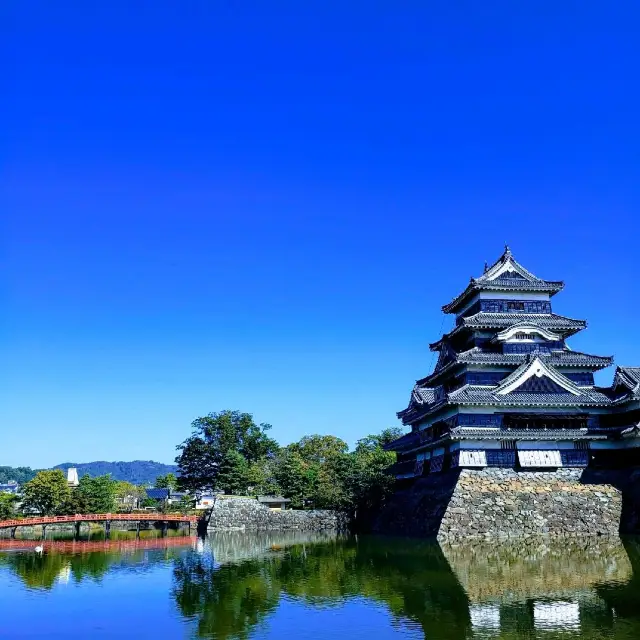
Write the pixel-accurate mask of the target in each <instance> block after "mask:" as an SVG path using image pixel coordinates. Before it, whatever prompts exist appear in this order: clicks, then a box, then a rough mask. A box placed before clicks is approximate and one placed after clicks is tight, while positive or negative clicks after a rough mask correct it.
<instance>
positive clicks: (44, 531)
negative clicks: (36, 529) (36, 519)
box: [42, 524, 47, 540]
mask: <svg viewBox="0 0 640 640" xmlns="http://www.w3.org/2000/svg"><path fill="white" fill-rule="evenodd" d="M46 537H47V525H46V524H43V525H42V539H43V540H44V539H45V538H46Z"/></svg>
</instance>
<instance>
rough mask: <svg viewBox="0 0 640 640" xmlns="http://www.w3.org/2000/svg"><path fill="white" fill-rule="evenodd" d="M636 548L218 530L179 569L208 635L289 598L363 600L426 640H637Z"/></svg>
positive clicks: (251, 619) (184, 604) (182, 602)
mask: <svg viewBox="0 0 640 640" xmlns="http://www.w3.org/2000/svg"><path fill="white" fill-rule="evenodd" d="M267 538H268V537H267ZM639 549H640V546H639V545H638V543H637V542H635V541H629V542H625V543H624V545H623V543H622V542H621V541H620V540H597V539H595V540H588V541H585V540H583V541H580V542H578V541H573V542H568V541H563V542H551V541H540V540H537V541H530V542H528V543H526V544H519V545H518V544H514V543H510V544H503V545H500V546H495V545H494V546H483V545H475V546H473V547H469V546H455V547H454V546H446V547H440V546H439V545H437V544H435V543H430V542H419V541H415V540H401V539H389V538H387V539H384V538H374V537H368V538H360V539H359V540H358V539H354V538H333V539H331V540H319V541H318V540H316V541H308V540H307V541H302V540H299V541H296V540H290V541H286V540H278V538H277V536H273V537H272V539H266V538H265V537H263V538H259V537H248V536H247V535H245V534H225V535H220V534H218V535H217V536H214V537H212V538H211V539H210V540H208V541H207V542H206V543H205V544H204V545H203V546H202V547H201V549H200V552H199V553H189V554H186V555H183V556H182V557H181V558H180V559H179V560H177V561H176V563H175V565H174V581H175V582H174V584H175V586H174V596H175V598H176V602H177V604H178V606H179V608H180V610H181V612H182V613H183V615H185V616H187V617H189V618H191V619H195V620H196V621H197V628H198V633H199V635H200V636H202V637H214V638H245V637H248V636H249V635H250V633H251V631H252V629H253V628H255V627H256V625H259V624H260V623H262V622H263V621H265V620H267V619H268V618H269V616H271V615H277V608H278V605H279V603H280V602H281V599H282V598H283V597H289V598H294V599H296V600H299V601H302V602H304V603H305V604H306V605H307V606H310V607H320V606H327V605H334V606H340V605H344V604H345V603H347V602H348V601H349V600H350V599H352V598H357V597H361V596H365V597H366V598H368V599H369V600H371V601H375V602H378V603H382V604H384V605H385V606H386V607H387V608H388V610H389V611H390V612H391V614H392V615H393V616H394V617H395V618H396V619H397V620H398V621H407V620H409V621H412V622H414V623H416V624H417V625H419V626H420V627H421V630H422V632H423V634H424V637H425V638H493V637H501V638H538V637H540V638H555V637H560V636H562V637H571V636H574V637H584V638H590V637H593V638H596V637H602V636H603V635H605V636H610V637H620V638H632V637H633V638H636V637H640V624H638V622H637V621H636V620H637V619H638V618H640V615H639V614H638V613H636V612H637V611H638V610H640V607H639V606H638V605H637V602H638V598H640V579H638V578H635V575H639V576H640V563H639V562H637V560H640V552H639ZM227 559H229V560H230V561H229V562H228V564H224V562H225V560H227ZM634 567H635V568H636V574H634ZM634 598H635V600H636V603H635V604H634V603H633V599H634ZM625 605H627V607H628V611H626V613H624V612H625ZM622 617H624V619H622ZM612 634H613V635H612ZM347 635H348V633H347V632H346V631H345V637H346V636H347Z"/></svg>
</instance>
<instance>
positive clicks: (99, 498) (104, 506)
mask: <svg viewBox="0 0 640 640" xmlns="http://www.w3.org/2000/svg"><path fill="white" fill-rule="evenodd" d="M117 486H118V482H117V481H116V480H112V479H111V476H109V475H106V476H98V477H97V478H92V477H91V476H89V475H84V476H82V478H80V482H79V484H78V487H77V488H76V489H75V490H74V493H77V494H79V496H81V498H82V499H83V500H84V504H85V508H86V509H87V511H86V513H111V512H112V511H115V499H116V491H117Z"/></svg>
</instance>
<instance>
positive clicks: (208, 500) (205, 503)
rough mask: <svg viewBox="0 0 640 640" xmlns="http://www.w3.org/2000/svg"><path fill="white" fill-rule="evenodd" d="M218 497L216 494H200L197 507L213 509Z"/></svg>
mask: <svg viewBox="0 0 640 640" xmlns="http://www.w3.org/2000/svg"><path fill="white" fill-rule="evenodd" d="M215 501H216V499H215V496H213V495H210V494H207V495H203V496H200V497H199V498H198V499H197V500H196V509H212V508H213V505H214V503H215Z"/></svg>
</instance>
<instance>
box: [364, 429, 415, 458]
mask: <svg viewBox="0 0 640 640" xmlns="http://www.w3.org/2000/svg"><path fill="white" fill-rule="evenodd" d="M402 435H404V431H403V430H402V429H401V428H400V427H390V428H389V429H384V430H383V431H382V432H381V433H379V434H376V435H368V436H365V437H364V438H362V439H361V440H358V442H357V443H356V452H358V451H365V450H367V451H372V450H374V449H377V448H378V447H380V448H382V447H384V446H385V445H387V444H389V443H391V442H393V441H394V440H397V439H398V438H400V437H401V436H402Z"/></svg>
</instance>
